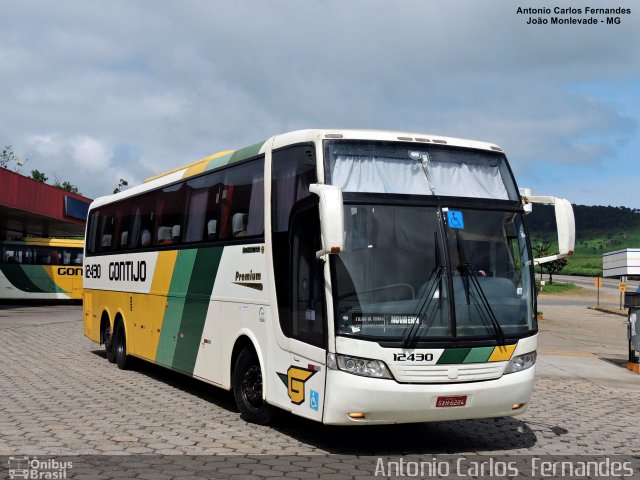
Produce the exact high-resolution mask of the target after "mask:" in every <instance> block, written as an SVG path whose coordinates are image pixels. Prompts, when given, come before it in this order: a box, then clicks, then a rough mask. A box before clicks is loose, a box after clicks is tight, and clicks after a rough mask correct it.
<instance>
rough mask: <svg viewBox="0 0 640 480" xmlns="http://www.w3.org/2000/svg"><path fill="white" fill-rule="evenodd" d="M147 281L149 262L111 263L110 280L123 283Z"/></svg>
mask: <svg viewBox="0 0 640 480" xmlns="http://www.w3.org/2000/svg"><path fill="white" fill-rule="evenodd" d="M146 279H147V262H145V261H144V260H142V261H139V262H133V261H131V260H129V261H126V262H111V263H109V280H116V281H122V282H144V281H145V280H146Z"/></svg>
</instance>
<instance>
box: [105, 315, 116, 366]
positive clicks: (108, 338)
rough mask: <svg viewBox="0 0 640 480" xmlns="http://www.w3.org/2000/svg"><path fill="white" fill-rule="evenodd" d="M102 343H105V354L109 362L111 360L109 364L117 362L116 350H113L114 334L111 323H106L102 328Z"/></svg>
mask: <svg viewBox="0 0 640 480" xmlns="http://www.w3.org/2000/svg"><path fill="white" fill-rule="evenodd" d="M102 343H104V352H105V353H106V354H107V360H109V363H114V362H115V361H116V352H115V348H113V334H112V332H111V325H110V324H109V321H106V322H105V323H104V325H103V327H102Z"/></svg>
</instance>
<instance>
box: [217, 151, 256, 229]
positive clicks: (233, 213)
mask: <svg viewBox="0 0 640 480" xmlns="http://www.w3.org/2000/svg"><path fill="white" fill-rule="evenodd" d="M263 170H264V158H260V159H258V160H254V161H251V162H248V163H245V164H244V165H241V166H239V167H237V168H234V169H229V170H227V171H226V174H225V179H224V180H225V189H224V190H223V194H222V200H223V201H222V217H221V228H220V235H221V237H222V238H240V237H256V236H262V235H263V234H264V173H263Z"/></svg>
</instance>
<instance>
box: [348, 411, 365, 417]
mask: <svg viewBox="0 0 640 480" xmlns="http://www.w3.org/2000/svg"><path fill="white" fill-rule="evenodd" d="M347 415H349V418H365V416H366V415H365V414H364V412H351V413H348V414H347Z"/></svg>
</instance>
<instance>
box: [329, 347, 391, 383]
mask: <svg viewBox="0 0 640 480" xmlns="http://www.w3.org/2000/svg"><path fill="white" fill-rule="evenodd" d="M327 366H328V367H329V368H332V369H334V370H342V371H343V372H347V373H352V374H354V375H360V376H362V377H372V378H388V379H393V376H392V375H391V372H390V371H389V368H388V367H387V365H386V364H385V363H384V362H383V361H382V360H371V359H368V358H359V357H350V356H347V355H339V354H334V353H330V354H328V355H327Z"/></svg>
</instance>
